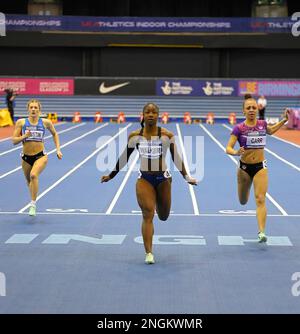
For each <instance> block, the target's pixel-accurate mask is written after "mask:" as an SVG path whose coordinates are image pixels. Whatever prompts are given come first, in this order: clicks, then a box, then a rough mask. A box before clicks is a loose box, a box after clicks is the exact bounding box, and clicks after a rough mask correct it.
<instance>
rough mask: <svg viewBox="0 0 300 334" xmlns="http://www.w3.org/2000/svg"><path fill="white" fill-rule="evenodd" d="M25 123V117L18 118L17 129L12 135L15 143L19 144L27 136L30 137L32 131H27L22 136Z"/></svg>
mask: <svg viewBox="0 0 300 334" xmlns="http://www.w3.org/2000/svg"><path fill="white" fill-rule="evenodd" d="M23 123H24V119H18V120H17V122H16V125H15V130H14V133H13V135H12V137H11V140H12V142H13V144H14V145H17V144H19V143H21V141H22V140H24V139H25V138H28V137H30V135H31V133H30V131H26V133H25V134H24V135H23V136H22V126H23Z"/></svg>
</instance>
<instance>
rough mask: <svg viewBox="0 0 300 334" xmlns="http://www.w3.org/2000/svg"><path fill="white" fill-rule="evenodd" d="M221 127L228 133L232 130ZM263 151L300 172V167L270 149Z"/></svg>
mask: <svg viewBox="0 0 300 334" xmlns="http://www.w3.org/2000/svg"><path fill="white" fill-rule="evenodd" d="M223 126H224V127H225V128H227V129H228V130H230V131H231V130H232V128H230V127H229V126H227V125H226V124H223ZM265 151H266V152H268V153H270V154H271V155H273V156H274V157H275V158H277V159H278V160H280V161H282V162H284V163H285V164H286V165H288V166H290V167H292V168H294V169H296V171H298V172H300V167H298V166H296V165H294V164H293V163H291V162H289V161H288V160H286V159H284V158H282V157H281V156H279V155H278V154H277V153H275V152H273V151H271V150H270V149H268V148H266V147H265Z"/></svg>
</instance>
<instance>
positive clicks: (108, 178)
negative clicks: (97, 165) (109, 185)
mask: <svg viewBox="0 0 300 334" xmlns="http://www.w3.org/2000/svg"><path fill="white" fill-rule="evenodd" d="M109 180H110V176H109V175H103V176H102V177H101V183H103V182H108V181H109Z"/></svg>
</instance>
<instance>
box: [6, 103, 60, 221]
mask: <svg viewBox="0 0 300 334" xmlns="http://www.w3.org/2000/svg"><path fill="white" fill-rule="evenodd" d="M27 109H28V112H29V116H28V118H22V119H19V120H18V121H17V123H16V126H15V131H14V133H13V136H12V141H13V144H14V145H16V144H19V143H21V142H22V143H23V152H22V155H21V157H22V169H23V172H24V175H25V178H26V181H27V185H28V187H29V191H30V196H31V203H30V208H29V215H30V216H35V215H36V198H37V194H38V186H39V175H40V174H41V172H42V171H43V170H44V168H45V167H46V165H47V161H48V157H47V154H46V153H45V151H44V135H45V129H48V130H49V131H50V132H51V134H52V136H53V139H54V143H55V146H56V155H57V157H58V159H61V158H62V153H61V151H60V144H59V138H58V134H57V132H56V130H55V128H54V126H53V124H52V122H51V121H50V120H48V119H42V118H40V112H41V104H40V102H39V101H38V100H34V99H33V100H30V101H29V102H28V103H27Z"/></svg>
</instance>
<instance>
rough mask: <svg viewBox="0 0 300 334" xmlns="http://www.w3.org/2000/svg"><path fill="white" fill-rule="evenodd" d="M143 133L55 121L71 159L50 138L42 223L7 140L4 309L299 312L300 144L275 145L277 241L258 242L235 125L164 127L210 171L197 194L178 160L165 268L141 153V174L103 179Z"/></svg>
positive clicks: (2, 166)
mask: <svg viewBox="0 0 300 334" xmlns="http://www.w3.org/2000/svg"><path fill="white" fill-rule="evenodd" d="M138 127H139V124H138V123H125V124H122V125H117V124H109V123H102V124H94V123H92V122H87V123H80V124H72V123H62V124H57V125H56V129H57V131H58V132H59V135H60V141H61V147H62V153H63V160H61V161H59V160H58V159H57V158H56V155H55V150H54V148H55V146H54V143H53V140H52V138H51V137H49V138H48V139H46V140H45V146H46V150H47V152H48V154H49V161H48V166H47V167H46V169H45V170H44V172H43V173H42V174H41V176H40V190H39V199H38V202H37V210H38V214H37V216H36V217H29V216H28V204H29V191H28V189H27V186H26V184H25V178H24V176H23V173H22V170H21V169H20V165H21V161H20V152H21V147H14V146H13V145H12V144H11V142H10V141H1V142H0V189H1V197H0V273H2V274H1V275H0V279H1V282H0V286H1V287H0V294H1V293H2V296H0V313H98V314H113V313H117V314H132V313H133V314H185V313H191V314H199V313H299V312H300V296H299V294H300V287H299V279H300V273H299V272H300V256H299V254H300V225H299V220H300V201H299V200H300V196H299V195H300V177H299V176H300V147H298V146H297V145H291V144H289V143H286V142H283V141H280V140H278V139H276V138H273V137H271V136H268V138H267V150H266V152H265V155H266V159H267V161H268V169H269V189H268V198H267V208H268V219H267V229H266V234H267V235H268V236H269V239H268V243H267V244H259V243H257V232H258V231H257V222H256V217H255V201H254V195H253V189H252V191H251V197H250V200H249V203H248V204H247V205H246V206H241V205H240V204H239V202H238V198H237V181H236V168H237V166H236V164H235V163H234V162H235V161H237V158H233V157H229V156H228V155H226V154H225V152H224V149H225V146H226V143H227V141H228V139H229V135H230V127H229V126H228V125H227V124H226V125H223V124H215V125H213V126H209V125H202V124H200V125H196V124H194V125H183V124H182V123H178V124H176V123H170V124H168V125H166V127H167V128H168V129H169V130H171V131H172V132H173V133H174V134H175V135H176V136H178V138H177V139H178V140H177V145H178V147H179V148H180V147H181V145H180V143H181V141H180V139H182V138H183V139H184V142H186V138H189V140H190V141H191V142H192V143H193V145H192V146H191V149H190V148H188V147H186V150H185V154H186V156H187V160H188V161H190V162H191V161H194V160H197V159H194V158H195V157H196V152H197V154H198V155H200V156H201V155H203V158H202V159H200V160H201V161H200V165H199V166H200V167H199V166H198V168H199V169H201V170H202V174H203V173H204V175H203V178H202V180H201V181H200V182H199V185H198V186H197V187H189V185H188V184H187V183H186V182H185V181H184V179H183V178H182V176H181V175H180V173H179V172H178V171H177V170H175V169H174V167H173V165H172V164H169V167H170V170H171V173H172V176H173V182H172V209H171V210H172V211H171V215H170V217H169V219H168V220H167V221H165V222H161V221H159V220H158V218H157V217H155V222H154V223H155V236H154V249H153V252H154V255H155V259H156V263H155V264H154V265H146V264H145V263H144V248H143V244H142V240H141V232H140V230H141V213H140V209H139V207H138V204H137V201H136V196H135V182H136V179H137V175H138V172H137V169H136V168H135V166H134V165H132V164H133V163H134V162H135V161H136V159H135V157H136V152H134V153H133V155H132V157H131V159H130V161H129V163H128V167H130V166H132V167H133V168H131V169H130V168H127V169H125V170H124V171H122V172H120V173H119V174H118V175H117V176H116V177H115V178H114V179H113V180H112V181H110V182H108V183H104V184H101V183H100V177H101V176H102V175H104V174H107V173H108V170H104V171H101V170H98V168H97V164H98V166H102V167H103V164H104V163H108V162H109V161H112V162H113V165H114V164H115V159H116V156H117V155H119V153H120V152H121V151H122V150H123V148H124V146H125V144H126V142H125V141H124V140H122V141H119V137H122V138H123V139H124V138H125V139H126V137H127V136H128V134H129V131H132V130H134V129H137V128H138ZM119 131H120V132H121V131H122V133H121V134H120V132H119ZM47 135H50V134H49V133H48V134H47ZM199 138H200V141H199V142H203V143H204V147H201V146H196V142H197V140H198V139H199ZM108 145H110V148H111V150H115V152H116V153H115V154H112V153H111V152H113V151H110V155H109V156H107V147H108ZM203 150H204V151H203ZM192 158H193V160H192ZM203 159H204V160H203ZM198 162H199V161H198ZM201 163H202V164H203V166H202V165H201ZM192 174H193V172H192ZM200 174H201V173H200ZM200 174H199V175H200ZM200 176H201V175H200ZM200 179H201V177H200ZM295 273H296V274H295ZM297 273H298V274H297ZM293 279H294V280H293ZM297 280H298V281H297ZM297 283H298V286H297ZM4 292H5V296H3V295H4Z"/></svg>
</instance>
